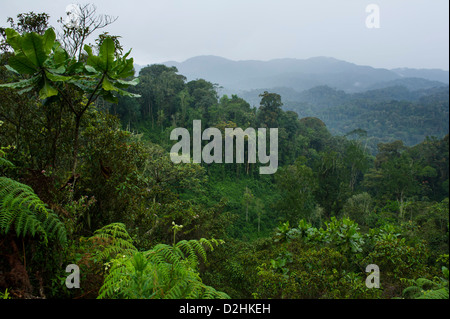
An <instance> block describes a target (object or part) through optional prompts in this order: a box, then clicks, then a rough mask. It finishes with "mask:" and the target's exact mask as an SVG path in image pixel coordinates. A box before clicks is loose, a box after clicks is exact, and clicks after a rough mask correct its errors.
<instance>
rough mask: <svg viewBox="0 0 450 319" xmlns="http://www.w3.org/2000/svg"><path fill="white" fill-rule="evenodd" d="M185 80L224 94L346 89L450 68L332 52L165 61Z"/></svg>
mask: <svg viewBox="0 0 450 319" xmlns="http://www.w3.org/2000/svg"><path fill="white" fill-rule="evenodd" d="M162 64H164V65H166V66H175V67H176V68H177V69H178V71H179V73H180V74H183V75H184V76H186V77H187V79H188V81H190V80H195V79H200V78H202V79H205V80H207V81H210V82H213V83H217V84H219V85H220V86H222V87H223V93H224V94H232V93H235V94H241V93H242V92H244V91H250V90H255V89H258V90H261V89H272V88H276V87H278V88H291V89H294V90H295V91H298V92H302V91H305V90H308V89H311V88H314V87H316V86H323V85H326V86H329V87H332V88H335V89H337V90H343V91H345V92H347V93H357V92H363V91H367V90H371V89H380V88H385V87H389V86H405V87H406V88H408V89H410V90H419V89H427V88H432V87H438V86H446V85H448V83H449V72H448V71H444V70H438V69H411V68H396V69H392V70H389V69H383V68H374V67H371V66H363V65H357V64H354V63H350V62H346V61H342V60H338V59H335V58H331V57H313V58H309V59H294V58H284V59H274V60H270V61H257V60H242V61H233V60H229V59H226V58H222V57H218V56H212V55H207V56H197V57H193V58H190V59H187V60H186V61H184V62H175V61H168V62H164V63H162Z"/></svg>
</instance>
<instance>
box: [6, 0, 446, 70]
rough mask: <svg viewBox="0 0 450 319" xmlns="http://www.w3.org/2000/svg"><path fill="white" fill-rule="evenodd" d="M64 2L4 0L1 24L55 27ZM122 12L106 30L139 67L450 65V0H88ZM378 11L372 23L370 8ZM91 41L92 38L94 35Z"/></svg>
mask: <svg viewBox="0 0 450 319" xmlns="http://www.w3.org/2000/svg"><path fill="white" fill-rule="evenodd" d="M71 3H77V1H74V2H71V1H66V0H63V1H61V0H0V25H2V26H7V23H6V19H7V17H15V16H16V15H17V14H18V13H21V12H29V11H34V12H46V13H48V14H50V16H51V23H52V25H53V26H57V23H56V20H57V18H58V17H61V16H65V9H66V7H67V6H68V5H69V4H71ZM80 3H93V4H95V5H96V6H97V11H98V12H99V13H104V14H109V15H113V16H118V17H119V18H118V20H117V21H116V22H115V23H114V24H112V25H110V26H109V27H108V28H107V29H106V31H109V33H110V34H114V35H120V36H122V40H121V42H122V44H123V45H124V47H125V48H126V49H129V48H132V49H133V51H132V56H133V57H134V59H135V62H136V63H138V64H141V65H146V64H152V63H158V62H165V61H169V60H175V61H178V62H182V61H184V60H186V59H188V58H191V57H194V56H198V55H217V56H222V57H225V58H228V59H232V60H270V59H277V58H298V59H305V58H309V57H315V56H328V57H334V58H337V59H341V60H345V61H348V62H353V63H356V64H361V65H370V66H373V67H382V68H388V69H390V68H396V67H410V68H440V69H445V70H448V69H449V62H448V60H449V40H448V39H449V14H448V11H449V1H448V0H373V1H367V0H158V1H156V0H147V1H137V0H121V1H116V0H91V1H86V2H84V1H83V2H82V1H80ZM371 3H374V4H377V5H378V7H379V9H380V15H379V16H380V28H371V29H369V28H367V26H366V18H367V16H368V15H369V13H366V6H367V5H369V4H371ZM92 41H93V39H92Z"/></svg>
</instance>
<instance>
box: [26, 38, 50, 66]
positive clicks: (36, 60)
mask: <svg viewBox="0 0 450 319" xmlns="http://www.w3.org/2000/svg"><path fill="white" fill-rule="evenodd" d="M22 51H23V53H24V54H25V55H26V57H27V58H28V59H30V61H31V62H32V63H33V64H34V65H35V66H37V67H41V66H42V65H43V64H44V61H45V60H46V59H47V55H46V54H45V51H44V46H43V41H42V37H41V36H39V35H38V34H37V33H35V32H31V33H26V34H25V35H24V36H23V39H22Z"/></svg>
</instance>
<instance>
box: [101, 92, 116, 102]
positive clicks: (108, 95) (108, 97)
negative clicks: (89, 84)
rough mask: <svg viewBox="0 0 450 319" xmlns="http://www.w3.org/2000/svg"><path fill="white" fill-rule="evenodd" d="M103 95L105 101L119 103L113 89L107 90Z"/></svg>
mask: <svg viewBox="0 0 450 319" xmlns="http://www.w3.org/2000/svg"><path fill="white" fill-rule="evenodd" d="M102 97H103V99H104V100H105V101H107V102H110V103H118V102H119V99H118V98H117V97H115V96H114V95H113V94H112V93H111V91H107V92H106V93H105V94H102Z"/></svg>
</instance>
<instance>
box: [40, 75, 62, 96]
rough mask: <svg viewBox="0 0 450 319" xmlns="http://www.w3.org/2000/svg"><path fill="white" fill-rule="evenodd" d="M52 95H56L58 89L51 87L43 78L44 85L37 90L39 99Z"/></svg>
mask: <svg viewBox="0 0 450 319" xmlns="http://www.w3.org/2000/svg"><path fill="white" fill-rule="evenodd" d="M54 95H58V91H57V90H56V89H55V88H54V87H52V86H51V85H50V84H49V83H48V81H47V80H45V82H44V86H43V87H42V89H41V90H40V91H39V98H40V99H41V100H44V99H46V98H48V97H51V96H54Z"/></svg>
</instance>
